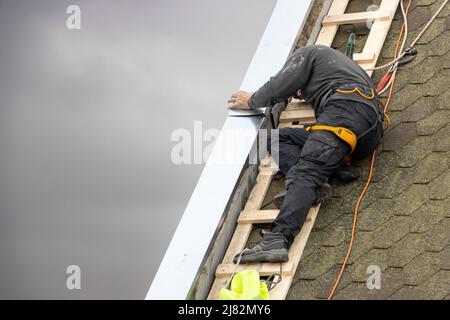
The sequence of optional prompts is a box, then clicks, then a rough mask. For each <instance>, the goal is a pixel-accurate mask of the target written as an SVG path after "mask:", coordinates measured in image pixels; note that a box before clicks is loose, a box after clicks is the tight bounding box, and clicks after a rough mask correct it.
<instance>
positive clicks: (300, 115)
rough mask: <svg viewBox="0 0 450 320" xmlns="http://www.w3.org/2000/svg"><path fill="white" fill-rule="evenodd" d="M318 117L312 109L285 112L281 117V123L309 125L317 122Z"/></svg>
mask: <svg viewBox="0 0 450 320" xmlns="http://www.w3.org/2000/svg"><path fill="white" fill-rule="evenodd" d="M315 121H316V117H315V115H314V110H313V109H312V108H309V109H302V110H290V111H283V112H281V115H280V122H281V123H283V122H299V124H301V123H308V122H315Z"/></svg>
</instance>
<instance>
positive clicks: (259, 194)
mask: <svg viewBox="0 0 450 320" xmlns="http://www.w3.org/2000/svg"><path fill="white" fill-rule="evenodd" d="M270 172H273V171H269V172H268V173H270ZM272 176H273V175H272V174H265V173H264V174H258V176H257V177H256V185H255V187H254V188H253V190H252V192H251V193H250V196H249V197H248V200H247V204H246V205H245V207H244V210H245V211H251V210H258V209H259V208H261V205H262V203H263V201H264V198H265V197H266V193H267V190H268V189H269V187H270V183H271V182H272Z"/></svg>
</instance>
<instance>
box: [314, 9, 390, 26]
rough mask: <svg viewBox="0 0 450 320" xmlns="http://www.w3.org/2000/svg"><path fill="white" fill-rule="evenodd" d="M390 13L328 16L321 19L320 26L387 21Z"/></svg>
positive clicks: (371, 12)
mask: <svg viewBox="0 0 450 320" xmlns="http://www.w3.org/2000/svg"><path fill="white" fill-rule="evenodd" d="M389 18H390V13H389V12H388V11H381V10H377V11H365V12H355V13H345V14H336V15H329V16H326V17H325V18H323V21H322V25H324V26H328V25H341V24H355V23H362V22H366V21H371V20H388V19H389Z"/></svg>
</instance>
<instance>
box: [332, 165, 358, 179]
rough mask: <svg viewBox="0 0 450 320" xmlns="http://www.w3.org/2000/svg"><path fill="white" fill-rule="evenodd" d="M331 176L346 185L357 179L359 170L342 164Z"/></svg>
mask: <svg viewBox="0 0 450 320" xmlns="http://www.w3.org/2000/svg"><path fill="white" fill-rule="evenodd" d="M333 176H335V177H336V178H338V179H339V180H340V181H342V182H344V183H346V182H350V181H353V180H355V179H358V178H359V170H358V169H357V168H356V167H353V166H352V165H349V164H346V163H342V164H341V165H340V166H339V167H338V168H337V169H336V171H334V172H333Z"/></svg>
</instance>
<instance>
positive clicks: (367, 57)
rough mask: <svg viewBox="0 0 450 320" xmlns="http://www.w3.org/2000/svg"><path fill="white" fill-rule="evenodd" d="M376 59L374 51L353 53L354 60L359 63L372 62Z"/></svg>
mask: <svg viewBox="0 0 450 320" xmlns="http://www.w3.org/2000/svg"><path fill="white" fill-rule="evenodd" d="M374 59H375V53H374V52H370V53H365V52H361V53H354V54H353V61H355V62H356V63H358V64H362V63H371V62H373V61H374Z"/></svg>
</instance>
